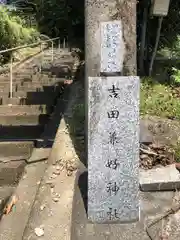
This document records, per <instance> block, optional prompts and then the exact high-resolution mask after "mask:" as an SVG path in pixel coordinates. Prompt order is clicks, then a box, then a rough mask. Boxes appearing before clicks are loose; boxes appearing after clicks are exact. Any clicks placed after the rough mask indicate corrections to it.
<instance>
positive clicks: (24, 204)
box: [0, 162, 47, 240]
mask: <svg viewBox="0 0 180 240" xmlns="http://www.w3.org/2000/svg"><path fill="white" fill-rule="evenodd" d="M46 166H47V164H45V163H44V162H41V163H36V164H34V165H28V166H27V167H26V168H25V170H26V175H25V176H24V178H22V179H21V181H20V182H19V185H18V187H17V189H16V191H15V193H14V194H15V195H16V196H17V197H19V198H20V199H19V201H18V202H17V204H16V208H15V210H14V211H13V212H12V213H11V214H9V215H7V216H3V218H2V220H1V224H0V240H17V239H19V240H20V239H22V237H23V233H24V229H25V227H26V225H27V222H28V219H29V215H30V212H31V208H32V206H33V203H34V200H35V198H36V193H37V190H38V188H39V184H40V181H41V178H42V176H43V173H44V171H45V169H46Z"/></svg>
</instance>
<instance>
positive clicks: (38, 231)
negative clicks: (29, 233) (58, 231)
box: [34, 228, 44, 237]
mask: <svg viewBox="0 0 180 240" xmlns="http://www.w3.org/2000/svg"><path fill="white" fill-rule="evenodd" d="M34 232H35V234H36V236H38V237H42V236H44V230H43V229H42V228H35V229H34Z"/></svg>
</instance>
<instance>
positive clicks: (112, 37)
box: [100, 21, 125, 73]
mask: <svg viewBox="0 0 180 240" xmlns="http://www.w3.org/2000/svg"><path fill="white" fill-rule="evenodd" d="M120 52H121V54H119V53H120ZM124 53H125V46H124V41H123V32H122V23H121V21H109V22H102V23H101V69H100V71H101V72H106V73H115V72H122V69H123V61H124Z"/></svg>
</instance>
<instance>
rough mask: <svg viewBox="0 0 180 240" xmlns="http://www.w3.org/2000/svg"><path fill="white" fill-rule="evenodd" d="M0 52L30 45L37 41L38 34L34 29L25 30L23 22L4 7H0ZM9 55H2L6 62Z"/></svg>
mask: <svg viewBox="0 0 180 240" xmlns="http://www.w3.org/2000/svg"><path fill="white" fill-rule="evenodd" d="M0 13H1V14H0V50H4V49H7V48H12V47H16V46H19V45H22V44H30V43H33V42H34V41H36V40H38V38H39V33H38V32H37V30H36V29H34V28H27V27H26V26H25V22H24V21H23V20H22V19H21V18H20V17H19V16H16V15H15V14H14V13H12V12H11V11H9V10H8V9H7V8H6V7H4V6H0ZM8 58H9V53H7V54H3V59H4V60H5V61H7V60H8ZM1 60H2V59H1Z"/></svg>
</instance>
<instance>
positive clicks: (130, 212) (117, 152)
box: [88, 77, 139, 222]
mask: <svg viewBox="0 0 180 240" xmlns="http://www.w3.org/2000/svg"><path fill="white" fill-rule="evenodd" d="M88 82H89V102H88V104H89V112H88V172H89V175H88V217H89V219H90V220H91V221H95V222H131V221H137V220H138V219H139V197H138V195H139V179H138V171H139V170H138V169H139V79H138V77H108V78H89V81H88ZM111 214H112V215H111Z"/></svg>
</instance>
